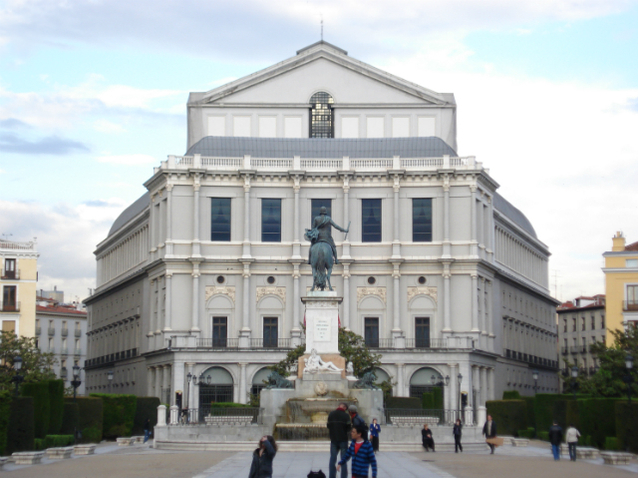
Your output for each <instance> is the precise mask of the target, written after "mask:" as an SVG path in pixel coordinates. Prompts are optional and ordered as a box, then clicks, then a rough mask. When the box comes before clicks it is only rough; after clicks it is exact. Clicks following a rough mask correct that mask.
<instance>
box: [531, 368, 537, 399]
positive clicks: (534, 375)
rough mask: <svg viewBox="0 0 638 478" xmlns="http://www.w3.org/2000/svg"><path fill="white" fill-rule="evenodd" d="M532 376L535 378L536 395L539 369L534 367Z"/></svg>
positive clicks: (535, 392)
mask: <svg viewBox="0 0 638 478" xmlns="http://www.w3.org/2000/svg"><path fill="white" fill-rule="evenodd" d="M532 378H533V379H534V395H536V394H537V393H538V370H536V369H534V371H533V372H532Z"/></svg>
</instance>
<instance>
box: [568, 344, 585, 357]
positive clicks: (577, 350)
mask: <svg viewBox="0 0 638 478" xmlns="http://www.w3.org/2000/svg"><path fill="white" fill-rule="evenodd" d="M582 350H583V346H582V345H572V346H571V347H570V348H569V351H570V352H571V353H572V355H576V354H579V353H581V351H582Z"/></svg>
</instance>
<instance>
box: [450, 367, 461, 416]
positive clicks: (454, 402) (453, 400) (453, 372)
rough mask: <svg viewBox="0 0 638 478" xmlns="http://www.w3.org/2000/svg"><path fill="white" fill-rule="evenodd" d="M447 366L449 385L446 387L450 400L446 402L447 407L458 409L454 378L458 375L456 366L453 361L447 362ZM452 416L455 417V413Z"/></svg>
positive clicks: (456, 388)
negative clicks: (448, 368) (448, 369)
mask: <svg viewBox="0 0 638 478" xmlns="http://www.w3.org/2000/svg"><path fill="white" fill-rule="evenodd" d="M448 367H450V385H449V386H448V389H449V390H450V400H449V402H448V409H449V410H458V408H459V406H458V402H459V385H458V382H457V378H456V376H457V375H458V368H457V364H455V363H451V364H448ZM452 416H454V417H455V419H456V414H454V413H453V414H452Z"/></svg>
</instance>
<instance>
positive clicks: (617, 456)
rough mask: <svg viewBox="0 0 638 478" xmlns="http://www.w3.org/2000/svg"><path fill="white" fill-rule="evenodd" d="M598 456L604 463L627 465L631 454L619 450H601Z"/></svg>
mask: <svg viewBox="0 0 638 478" xmlns="http://www.w3.org/2000/svg"><path fill="white" fill-rule="evenodd" d="M600 456H601V457H602V459H603V461H604V462H605V465H628V464H629V461H630V460H631V457H632V456H633V455H632V454H631V453H624V452H620V451H601V452H600Z"/></svg>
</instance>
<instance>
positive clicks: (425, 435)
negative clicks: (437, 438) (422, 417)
mask: <svg viewBox="0 0 638 478" xmlns="http://www.w3.org/2000/svg"><path fill="white" fill-rule="evenodd" d="M421 443H422V444H423V448H425V451H430V448H432V451H434V438H432V430H430V427H428V424H427V423H426V424H425V425H423V430H421Z"/></svg>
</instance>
